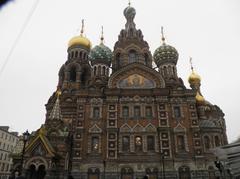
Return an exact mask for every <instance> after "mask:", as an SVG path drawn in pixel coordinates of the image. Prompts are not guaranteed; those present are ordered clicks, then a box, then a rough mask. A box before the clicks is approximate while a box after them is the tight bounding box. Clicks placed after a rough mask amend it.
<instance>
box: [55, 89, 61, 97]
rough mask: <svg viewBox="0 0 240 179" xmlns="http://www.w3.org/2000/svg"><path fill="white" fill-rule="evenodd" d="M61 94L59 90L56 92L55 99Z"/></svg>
mask: <svg viewBox="0 0 240 179" xmlns="http://www.w3.org/2000/svg"><path fill="white" fill-rule="evenodd" d="M61 94H62V92H61V90H60V89H58V90H57V91H56V96H57V98H59V96H60V95H61Z"/></svg>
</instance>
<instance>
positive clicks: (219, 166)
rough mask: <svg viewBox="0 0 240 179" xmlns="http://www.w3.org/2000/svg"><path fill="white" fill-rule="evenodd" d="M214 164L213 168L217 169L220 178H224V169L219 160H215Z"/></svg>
mask: <svg viewBox="0 0 240 179" xmlns="http://www.w3.org/2000/svg"><path fill="white" fill-rule="evenodd" d="M214 163H215V166H216V167H217V168H218V170H219V172H220V175H221V178H226V176H225V168H224V166H223V164H222V162H221V161H219V160H216V161H214Z"/></svg>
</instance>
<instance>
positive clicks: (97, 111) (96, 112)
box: [93, 107, 100, 119]
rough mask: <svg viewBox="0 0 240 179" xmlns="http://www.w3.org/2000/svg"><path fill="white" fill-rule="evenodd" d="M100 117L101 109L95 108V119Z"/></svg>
mask: <svg viewBox="0 0 240 179" xmlns="http://www.w3.org/2000/svg"><path fill="white" fill-rule="evenodd" d="M99 117H100V109H99V107H93V118H94V119H98V118H99Z"/></svg>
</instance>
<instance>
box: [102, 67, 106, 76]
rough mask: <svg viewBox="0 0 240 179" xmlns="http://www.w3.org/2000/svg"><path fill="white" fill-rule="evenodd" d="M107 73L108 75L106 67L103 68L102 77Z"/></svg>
mask: <svg viewBox="0 0 240 179" xmlns="http://www.w3.org/2000/svg"><path fill="white" fill-rule="evenodd" d="M105 73H106V67H105V66H103V71H102V75H106V74H105Z"/></svg>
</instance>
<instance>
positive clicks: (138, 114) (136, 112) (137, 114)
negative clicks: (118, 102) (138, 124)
mask: <svg viewBox="0 0 240 179" xmlns="http://www.w3.org/2000/svg"><path fill="white" fill-rule="evenodd" d="M133 115H134V118H135V119H139V118H140V117H141V109H140V106H134V108H133Z"/></svg>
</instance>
